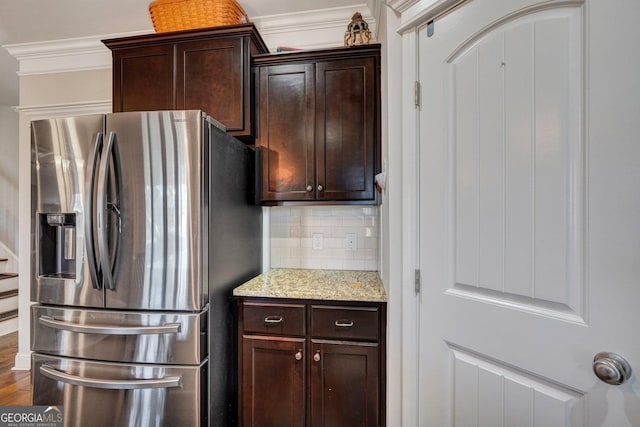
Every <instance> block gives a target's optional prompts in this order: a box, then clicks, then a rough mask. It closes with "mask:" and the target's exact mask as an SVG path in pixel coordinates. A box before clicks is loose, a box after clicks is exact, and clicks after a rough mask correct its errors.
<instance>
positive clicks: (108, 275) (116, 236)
mask: <svg viewBox="0 0 640 427" xmlns="http://www.w3.org/2000/svg"><path fill="white" fill-rule="evenodd" d="M117 141H118V139H117V137H116V135H115V133H113V132H111V133H109V140H108V142H107V145H106V146H105V148H104V151H103V153H102V157H101V159H100V169H99V171H98V200H97V204H96V222H97V229H98V232H97V237H98V253H99V254H100V265H101V266H102V279H103V286H104V287H105V289H110V290H115V289H116V283H115V280H114V277H113V268H114V267H115V265H116V261H117V259H116V258H114V257H117V256H118V254H119V253H118V243H119V242H120V234H121V231H122V229H121V221H122V218H121V216H120V210H119V209H116V212H117V217H116V225H112V223H111V222H110V221H109V214H110V211H109V207H110V206H113V205H115V206H119V203H120V191H121V190H122V175H121V174H122V170H121V166H120V154H119V152H118V143H117ZM110 178H111V179H110ZM110 183H113V188H110V186H109V184H110ZM110 189H111V190H112V191H110ZM112 192H113V193H114V194H113V196H114V199H111V200H110V199H109V198H108V197H109V196H110V195H111V193H112ZM110 225H111V226H112V227H113V228H112V229H110ZM110 237H113V240H112V241H111V242H110ZM109 243H111V245H110V244H109ZM111 248H113V254H112V249H111ZM112 255H113V257H112ZM107 305H108V304H107Z"/></svg>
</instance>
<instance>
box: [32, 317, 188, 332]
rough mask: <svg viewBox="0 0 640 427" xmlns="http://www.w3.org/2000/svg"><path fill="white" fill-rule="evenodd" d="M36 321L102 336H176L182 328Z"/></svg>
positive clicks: (174, 325)
mask: <svg viewBox="0 0 640 427" xmlns="http://www.w3.org/2000/svg"><path fill="white" fill-rule="evenodd" d="M38 321H39V322H40V324H41V325H43V326H48V327H50V328H53V329H59V330H62V331H69V332H80V333H87V334H103V335H156V334H158V335H159V334H178V333H180V330H181V328H182V325H181V324H180V323H166V324H164V325H159V326H116V325H81V324H78V323H72V322H64V321H62V320H56V319H54V318H52V317H49V316H42V317H40V318H39V319H38Z"/></svg>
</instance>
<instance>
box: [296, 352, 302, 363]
mask: <svg viewBox="0 0 640 427" xmlns="http://www.w3.org/2000/svg"><path fill="white" fill-rule="evenodd" d="M295 358H296V360H298V361H300V360H302V350H298V351H297V352H296V355H295Z"/></svg>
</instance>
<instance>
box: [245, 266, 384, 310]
mask: <svg viewBox="0 0 640 427" xmlns="http://www.w3.org/2000/svg"><path fill="white" fill-rule="evenodd" d="M233 295H234V296H243V297H263V298H295V299H315V300H334V301H369V302H386V301H387V293H386V291H385V289H384V286H383V285H382V280H380V275H379V274H378V272H377V271H352V270H302V269H286V268H282V269H280V268H278V269H271V270H269V271H267V272H266V273H262V274H261V275H259V276H256V277H254V278H253V279H251V280H249V281H248V282H245V283H244V284H242V285H240V286H238V287H237V288H235V289H234V290H233Z"/></svg>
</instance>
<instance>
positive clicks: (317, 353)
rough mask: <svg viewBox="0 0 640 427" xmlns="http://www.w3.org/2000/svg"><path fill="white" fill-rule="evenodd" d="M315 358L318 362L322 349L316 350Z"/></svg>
mask: <svg viewBox="0 0 640 427" xmlns="http://www.w3.org/2000/svg"><path fill="white" fill-rule="evenodd" d="M313 360H314V361H316V362H319V361H320V350H318V351H316V354H314V355H313Z"/></svg>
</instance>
